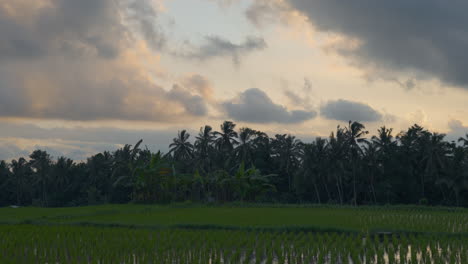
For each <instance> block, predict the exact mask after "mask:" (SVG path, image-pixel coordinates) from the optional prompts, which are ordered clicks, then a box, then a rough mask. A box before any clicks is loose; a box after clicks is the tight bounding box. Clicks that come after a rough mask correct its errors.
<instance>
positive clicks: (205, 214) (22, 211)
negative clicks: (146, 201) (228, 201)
mask: <svg viewBox="0 0 468 264" xmlns="http://www.w3.org/2000/svg"><path fill="white" fill-rule="evenodd" d="M0 222H2V223H4V224H24V223H29V224H42V225H58V224H66V225H101V226H127V227H142V228H177V227H178V228H180V227H186V228H195V229H197V228H198V229H202V228H210V229H241V230H255V229H258V230H262V229H263V230H271V231H288V230H303V231H326V230H328V231H340V232H354V233H359V232H360V233H369V232H370V233H375V232H384V231H387V232H390V231H393V232H418V233H419V232H422V233H444V234H462V233H463V234H468V210H466V209H447V208H440V209H436V208H430V207H426V208H424V207H394V206H391V207H358V208H353V207H324V206H302V207H298V206H288V205H284V206H280V205H277V206H258V205H257V206H256V205H247V206H246V205H244V206H235V205H233V206H222V207H219V206H213V207H212V206H197V205H187V204H181V205H171V206H155V205H151V206H150V205H106V206H88V207H75V208H16V209H15V208H1V209H0Z"/></svg>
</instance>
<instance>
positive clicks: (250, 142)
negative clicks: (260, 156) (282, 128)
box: [234, 127, 263, 166]
mask: <svg viewBox="0 0 468 264" xmlns="http://www.w3.org/2000/svg"><path fill="white" fill-rule="evenodd" d="M262 135H263V134H262V132H258V131H255V130H253V129H251V128H248V127H244V128H241V129H240V131H239V145H237V147H235V149H234V156H235V157H236V158H237V160H238V161H239V164H240V163H245V164H247V165H248V166H252V165H253V164H252V163H253V155H254V150H255V139H256V138H257V137H258V136H262Z"/></svg>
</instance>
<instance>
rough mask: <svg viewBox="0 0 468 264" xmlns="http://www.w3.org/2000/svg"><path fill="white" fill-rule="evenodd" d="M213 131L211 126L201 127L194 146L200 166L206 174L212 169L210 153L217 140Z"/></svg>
mask: <svg viewBox="0 0 468 264" xmlns="http://www.w3.org/2000/svg"><path fill="white" fill-rule="evenodd" d="M212 130H213V129H212V128H211V126H204V127H201V128H200V132H199V133H198V136H197V137H196V140H195V144H194V149H195V151H196V153H197V163H198V166H199V168H200V169H201V170H202V171H203V172H205V173H206V172H208V170H209V169H210V153H211V152H212V147H213V146H212V144H213V141H214V139H215V136H214V135H213V131H212Z"/></svg>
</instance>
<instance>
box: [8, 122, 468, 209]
mask: <svg viewBox="0 0 468 264" xmlns="http://www.w3.org/2000/svg"><path fill="white" fill-rule="evenodd" d="M367 135H368V132H367V131H366V130H365V127H364V125H362V124H360V123H358V122H349V124H348V126H346V127H344V128H342V127H338V128H337V129H336V131H335V132H332V133H331V134H330V136H329V137H328V138H327V139H322V138H316V139H315V140H314V141H313V142H310V143H305V142H302V141H300V140H298V139H297V138H295V137H294V136H292V135H286V134H284V135H275V136H274V137H269V136H268V135H267V134H265V133H263V132H261V131H257V130H253V129H251V128H245V127H244V128H240V129H238V130H237V129H236V125H235V124H234V123H233V122H230V121H225V122H224V123H223V124H222V125H221V126H220V130H219V131H213V129H212V128H211V127H210V126H205V127H203V128H201V129H200V132H199V134H198V135H197V136H196V137H195V139H194V141H193V142H192V141H191V138H190V134H189V133H188V132H187V131H185V130H182V131H180V132H179V134H178V135H177V137H175V138H174V140H173V142H172V143H171V144H168V145H169V148H170V150H169V152H168V153H166V154H162V153H161V152H157V153H152V152H151V151H149V150H148V149H147V148H144V147H142V144H143V143H142V141H139V142H138V143H137V144H135V146H131V145H125V146H124V147H123V148H121V149H118V150H116V151H114V152H103V153H99V154H96V155H94V156H92V157H90V158H88V159H87V160H86V161H84V162H78V163H77V162H74V161H72V160H70V159H67V158H65V157H58V159H57V160H53V159H52V157H50V155H49V154H48V153H47V152H45V151H42V150H36V151H34V152H33V153H32V154H31V155H30V156H29V159H28V160H27V159H25V158H19V159H18V160H12V161H11V162H5V161H0V206H2V205H12V204H14V205H21V206H29V205H33V206H42V207H63V206H83V205H96V204H109V203H111V204H115V203H129V202H134V203H145V204H155V203H157V204H167V203H174V202H184V201H192V202H195V203H210V204H212V203H215V204H223V203H232V202H250V203H290V204H302V203H314V204H339V205H354V206H356V205H387V204H419V205H432V206H434V205H436V206H468V138H461V139H460V140H459V143H456V142H448V141H446V140H445V139H444V137H445V136H444V135H443V134H438V133H435V132H430V131H428V130H426V129H424V128H422V127H420V126H418V125H414V126H412V127H410V128H409V129H408V130H407V131H402V132H400V133H398V134H397V135H393V131H392V130H391V129H388V128H385V127H382V128H380V129H379V130H378V134H377V135H376V136H373V137H367Z"/></svg>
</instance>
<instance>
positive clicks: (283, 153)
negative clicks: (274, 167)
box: [272, 134, 302, 192]
mask: <svg viewBox="0 0 468 264" xmlns="http://www.w3.org/2000/svg"><path fill="white" fill-rule="evenodd" d="M272 152H273V157H274V158H275V160H276V161H277V162H278V165H279V168H280V171H282V172H283V173H284V174H286V178H287V182H288V192H291V191H292V175H293V172H294V170H295V169H296V168H297V166H298V165H299V157H300V155H301V152H302V142H301V141H300V140H299V139H296V137H294V136H291V135H286V134H283V135H279V134H278V135H276V136H275V138H274V139H273V140H272Z"/></svg>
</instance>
